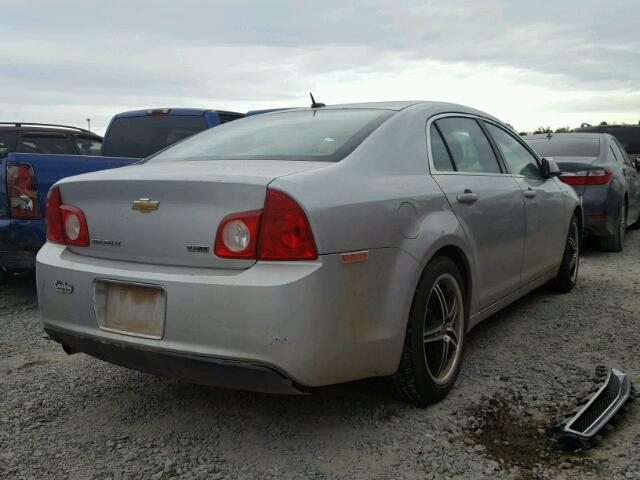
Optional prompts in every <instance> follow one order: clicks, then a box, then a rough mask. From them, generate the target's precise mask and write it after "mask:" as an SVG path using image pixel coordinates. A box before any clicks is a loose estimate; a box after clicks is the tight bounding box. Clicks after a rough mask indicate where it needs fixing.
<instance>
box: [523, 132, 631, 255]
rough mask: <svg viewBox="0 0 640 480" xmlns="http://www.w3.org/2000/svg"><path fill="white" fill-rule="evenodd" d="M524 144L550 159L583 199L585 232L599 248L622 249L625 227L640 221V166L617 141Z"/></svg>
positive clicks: (595, 136)
mask: <svg viewBox="0 0 640 480" xmlns="http://www.w3.org/2000/svg"><path fill="white" fill-rule="evenodd" d="M525 141H526V142H527V143H528V144H529V145H530V146H531V148H533V149H534V150H535V151H536V152H538V154H539V155H541V156H543V157H553V158H554V159H555V160H556V161H557V163H558V165H559V167H560V169H561V170H562V172H563V173H562V175H561V176H560V179H561V180H562V181H563V182H565V183H567V184H569V185H571V186H572V187H573V188H574V189H575V191H576V193H577V194H578V195H579V196H580V197H581V199H582V204H583V208H584V217H585V222H584V228H585V232H586V233H587V234H588V235H594V236H596V237H597V239H598V244H599V246H600V248H602V249H603V250H607V251H612V252H619V251H621V250H622V249H623V248H624V238H625V232H626V230H627V226H629V225H634V224H638V222H639V221H640V173H639V172H640V161H637V162H632V161H631V160H630V159H629V157H628V156H627V153H626V152H625V150H624V148H623V147H622V145H620V143H619V142H618V140H616V138H614V137H613V136H611V135H609V134H606V133H560V134H554V135H551V134H549V135H532V136H529V137H525Z"/></svg>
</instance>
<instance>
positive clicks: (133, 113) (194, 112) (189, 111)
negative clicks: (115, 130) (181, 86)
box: [114, 108, 243, 118]
mask: <svg viewBox="0 0 640 480" xmlns="http://www.w3.org/2000/svg"><path fill="white" fill-rule="evenodd" d="M153 110H167V113H164V114H163V115H185V116H198V117H199V116H202V115H204V114H205V113H207V112H219V113H231V114H240V115H243V114H242V113H240V112H231V111H228V110H217V109H214V108H146V109H144V110H130V111H128V112H121V113H118V114H117V115H115V116H114V118H123V117H143V116H145V115H152V113H151V112H152V111H153Z"/></svg>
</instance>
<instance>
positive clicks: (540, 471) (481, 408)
mask: <svg viewBox="0 0 640 480" xmlns="http://www.w3.org/2000/svg"><path fill="white" fill-rule="evenodd" d="M555 413H556V412H540V411H537V410H532V409H531V408H530V407H529V408H527V407H525V406H524V405H523V402H522V397H521V396H519V395H513V394H512V395H509V396H508V395H504V396H494V397H490V398H488V397H484V398H483V399H482V401H481V403H480V404H479V405H478V407H477V408H476V409H475V410H474V411H473V412H471V414H472V416H471V418H472V422H471V424H470V427H469V429H468V432H467V436H466V438H465V441H466V443H473V444H476V445H480V447H476V448H477V449H478V450H479V451H482V452H484V453H485V454H486V455H487V456H488V457H490V458H492V459H493V460H495V461H497V462H499V463H500V464H501V465H502V466H504V467H506V468H509V469H512V470H516V471H517V472H518V473H517V476H516V478H517V479H518V480H534V479H536V480H537V479H545V478H554V477H555V475H554V474H551V472H558V471H559V470H568V469H571V471H572V473H574V474H575V473H576V472H581V473H583V474H587V473H592V474H598V473H599V469H598V465H597V462H596V461H595V460H594V459H592V458H591V456H590V454H589V452H588V451H585V450H583V449H580V448H578V449H575V450H567V447H566V446H563V445H559V444H557V443H556V442H554V441H552V440H550V439H549V437H548V436H547V434H546V430H547V428H548V427H549V425H550V423H551V421H552V420H551V419H552V418H554V416H555Z"/></svg>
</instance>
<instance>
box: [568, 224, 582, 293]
mask: <svg viewBox="0 0 640 480" xmlns="http://www.w3.org/2000/svg"><path fill="white" fill-rule="evenodd" d="M568 243H569V245H568V246H569V255H571V257H570V258H571V259H570V260H569V272H570V274H571V280H572V281H573V282H575V281H576V280H577V278H578V267H579V265H580V232H579V230H578V222H575V221H574V222H573V223H572V224H571V230H570V231H569V241H568Z"/></svg>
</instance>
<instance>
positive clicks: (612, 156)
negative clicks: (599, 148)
mask: <svg viewBox="0 0 640 480" xmlns="http://www.w3.org/2000/svg"><path fill="white" fill-rule="evenodd" d="M609 154H610V155H609V156H610V157H611V160H613V161H614V162H619V161H620V159H619V158H618V155H616V152H614V151H613V147H612V146H611V145H609Z"/></svg>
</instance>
